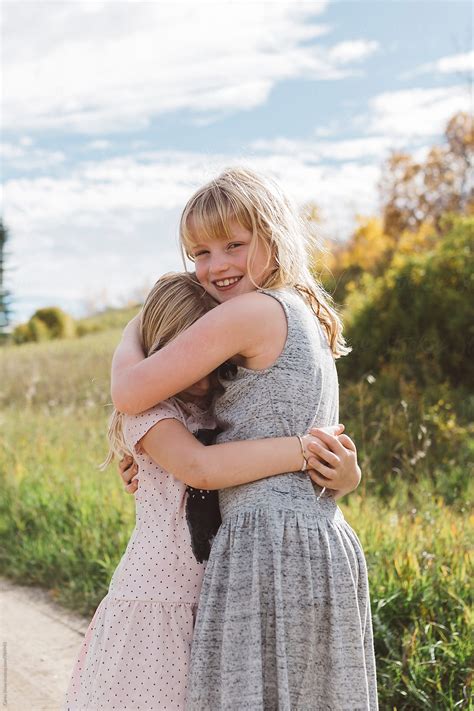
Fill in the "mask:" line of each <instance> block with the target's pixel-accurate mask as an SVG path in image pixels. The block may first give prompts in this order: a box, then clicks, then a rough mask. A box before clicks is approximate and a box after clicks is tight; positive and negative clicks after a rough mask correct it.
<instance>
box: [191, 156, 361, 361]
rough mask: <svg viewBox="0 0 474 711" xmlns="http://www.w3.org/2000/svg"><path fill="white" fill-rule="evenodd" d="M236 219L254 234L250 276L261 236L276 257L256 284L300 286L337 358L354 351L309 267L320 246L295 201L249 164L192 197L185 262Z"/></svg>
mask: <svg viewBox="0 0 474 711" xmlns="http://www.w3.org/2000/svg"><path fill="white" fill-rule="evenodd" d="M232 221H236V222H237V223H238V224H239V225H241V226H242V227H244V228H245V229H246V230H249V232H251V233H252V236H253V239H252V243H251V245H250V250H249V259H248V266H249V276H250V279H251V280H252V276H251V267H252V260H253V257H254V255H255V252H256V248H257V241H258V240H261V242H262V244H263V245H264V246H265V248H266V250H267V256H268V264H270V262H271V260H272V259H273V260H274V264H275V268H274V269H272V270H271V271H270V273H269V274H268V276H267V278H266V280H265V281H264V283H262V284H260V285H257V284H256V283H254V286H255V287H256V288H258V287H260V288H264V289H265V288H266V289H278V288H281V287H290V288H293V289H296V290H297V291H299V292H300V294H301V296H302V297H303V298H304V299H305V300H306V302H307V303H308V305H309V306H310V307H311V309H312V310H313V312H314V313H315V315H316V316H317V318H318V319H319V321H320V322H321V324H322V326H323V327H324V329H325V331H326V335H327V338H328V342H329V344H330V346H331V350H332V352H333V354H334V357H335V358H340V357H341V356H344V355H347V353H350V351H351V348H350V347H349V346H348V345H347V344H346V341H345V338H344V336H343V333H342V331H343V324H342V319H341V316H340V314H339V311H338V307H337V306H336V304H335V303H334V300H333V299H332V297H331V295H330V294H329V293H328V292H327V291H326V290H325V288H324V286H323V284H322V283H321V281H320V279H319V278H318V276H317V275H315V274H313V273H312V272H311V269H310V261H311V258H312V257H313V255H314V254H315V253H317V251H318V250H319V249H321V248H322V245H321V244H320V243H319V240H318V239H317V238H315V237H314V235H312V234H311V233H310V231H309V229H308V225H307V224H306V223H305V221H304V220H303V219H302V217H301V215H300V214H299V211H298V208H297V206H296V205H295V204H294V203H293V201H292V200H291V199H290V198H289V197H288V196H287V195H285V194H284V193H283V191H282V190H281V188H280V186H279V185H278V184H277V183H276V182H275V181H273V180H272V179H270V178H268V177H265V176H263V175H260V174H258V173H256V172H254V171H253V170H250V169H249V168H244V167H234V168H228V169H226V170H224V171H223V172H222V173H221V174H220V175H219V176H217V178H215V180H212V181H211V182H210V183H208V184H207V185H204V186H203V187H202V188H200V190H198V191H197V192H196V193H195V194H194V195H193V196H192V197H191V199H190V200H189V202H188V203H187V205H186V206H185V208H184V211H183V214H182V217H181V222H180V230H179V231H180V242H181V251H182V255H183V262H184V265H185V267H186V259H185V257H186V256H187V257H188V258H189V259H191V260H192V259H193V257H192V250H193V249H194V248H195V247H196V245H197V244H199V243H200V242H201V241H203V242H208V241H214V240H221V239H229V238H230V237H231V235H230V233H229V227H230V226H231V224H232ZM252 281H253V280H252Z"/></svg>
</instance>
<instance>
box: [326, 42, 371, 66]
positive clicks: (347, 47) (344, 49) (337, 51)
mask: <svg viewBox="0 0 474 711" xmlns="http://www.w3.org/2000/svg"><path fill="white" fill-rule="evenodd" d="M378 49H379V43H378V42H376V41H375V40H350V41H347V42H340V43H339V44H336V45H335V46H334V47H331V49H330V50H329V53H328V55H329V59H330V60H331V61H333V62H335V63H336V64H349V63H350V62H360V61H361V60H363V59H365V58H366V57H369V56H370V55H371V54H374V52H376V51H377V50H378Z"/></svg>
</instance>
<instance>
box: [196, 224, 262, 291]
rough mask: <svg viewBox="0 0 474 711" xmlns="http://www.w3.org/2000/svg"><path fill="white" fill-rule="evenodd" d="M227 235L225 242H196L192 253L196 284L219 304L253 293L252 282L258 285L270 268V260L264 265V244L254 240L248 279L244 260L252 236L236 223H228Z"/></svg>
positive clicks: (223, 240)
mask: <svg viewBox="0 0 474 711" xmlns="http://www.w3.org/2000/svg"><path fill="white" fill-rule="evenodd" d="M229 232H230V235H231V236H230V238H229V239H228V238H227V237H226V238H225V239H221V240H211V241H209V242H198V243H197V244H195V245H194V247H193V250H192V256H193V258H194V261H195V268H196V276H197V278H198V280H199V282H200V283H201V284H202V286H203V287H204V289H205V290H206V291H207V293H208V294H210V296H212V297H213V298H214V299H215V300H216V301H218V302H219V303H222V302H224V301H228V300H229V299H232V298H233V297H234V296H239V294H247V293H249V292H250V291H255V289H256V287H255V284H253V283H252V279H253V281H254V282H255V283H256V284H258V285H260V284H262V283H263V281H264V279H265V277H266V276H267V275H268V274H269V272H270V271H271V270H272V269H273V268H274V263H273V260H272V261H271V262H270V264H268V253H267V250H266V248H265V245H264V244H263V242H262V240H258V242H257V248H256V250H255V252H254V254H253V257H252V261H251V265H250V268H251V277H252V279H251V278H250V275H249V268H248V266H247V261H248V255H249V250H250V245H251V242H252V233H251V232H250V231H249V230H246V229H245V228H244V227H241V226H240V225H239V224H238V223H237V222H232V223H231V225H230V229H229Z"/></svg>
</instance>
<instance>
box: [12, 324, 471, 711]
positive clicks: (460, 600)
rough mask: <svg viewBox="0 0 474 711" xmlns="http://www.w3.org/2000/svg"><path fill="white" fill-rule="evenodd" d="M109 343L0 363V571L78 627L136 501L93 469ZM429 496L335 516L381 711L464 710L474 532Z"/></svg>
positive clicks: (101, 445) (110, 476)
mask: <svg viewBox="0 0 474 711" xmlns="http://www.w3.org/2000/svg"><path fill="white" fill-rule="evenodd" d="M119 333H120V332H119V331H118V330H110V331H106V332H104V333H97V334H91V335H87V336H84V337H83V338H81V339H78V340H72V341H56V342H50V343H44V344H39V345H34V344H32V345H25V346H21V347H4V348H1V349H0V374H1V385H0V404H1V414H0V477H1V501H0V511H1V519H0V531H1V543H2V553H1V558H0V564H1V571H2V573H3V574H5V575H7V576H9V577H11V578H12V579H14V580H18V581H21V582H23V583H31V584H40V585H42V586H44V587H45V588H47V589H49V590H51V591H52V595H53V596H54V597H55V598H56V599H57V600H59V601H60V602H62V603H63V604H65V605H68V606H70V607H72V608H75V609H77V610H79V611H81V612H83V613H86V614H91V613H92V612H93V610H94V607H95V606H96V605H97V603H98V602H99V600H100V599H101V597H102V596H103V595H104V594H105V592H106V589H107V585H108V582H109V579H110V576H111V574H112V572H113V570H114V568H115V566H116V564H117V562H118V560H119V559H120V556H121V554H122V552H123V550H124V548H125V545H126V542H127V540H128V536H129V534H130V531H131V529H132V526H133V499H132V497H129V496H127V495H126V494H124V492H123V490H122V487H121V482H120V480H119V477H118V475H117V474H116V472H115V470H114V468H113V467H112V468H110V469H109V470H108V471H106V472H100V471H99V470H98V468H97V465H98V463H99V462H100V461H102V460H103V458H104V456H105V454H106V440H105V431H106V420H107V416H108V413H109V411H110V405H109V394H108V382H109V381H108V373H109V366H110V357H111V353H112V349H113V347H114V345H115V343H116V342H117V340H118V337H119ZM342 421H343V422H345V424H346V427H347V431H348V432H349V433H350V432H351V426H350V422H347V421H345V420H344V419H342ZM361 465H362V469H363V459H362V458H361ZM427 487H428V484H426V485H423V486H422V485H420V486H419V489H418V493H417V491H412V492H411V495H410V497H407V496H406V491H404V490H403V489H402V488H400V491H399V492H398V493H397V495H394V496H393V497H392V498H391V499H389V500H383V501H382V500H381V499H379V498H377V497H375V496H374V495H373V494H371V491H370V487H369V488H368V489H367V491H366V495H365V496H364V497H362V496H361V495H360V494H358V493H355V494H353V495H351V496H350V497H348V498H347V500H345V501H344V503H343V504H342V508H343V511H344V514H345V516H346V518H347V519H348V521H349V523H351V525H353V527H354V528H355V530H356V531H357V533H358V535H359V537H360V539H361V541H362V544H363V546H364V549H365V551H366V555H367V560H368V564H369V576H370V583H371V594H372V610H373V623H374V631H375V641H376V655H377V665H378V678H379V692H380V707H381V709H387V710H388V709H390V710H393V709H397V711H400V710H401V709H404V710H405V709H406V710H412V709H440V710H441V709H469V708H472V706H471V701H470V688H471V686H470V685H471V674H472V672H471V670H470V663H471V662H472V656H473V644H472V618H471V614H472V612H471V610H472V607H471V605H472V597H471V592H470V579H472V560H471V559H470V556H471V553H470V551H471V550H472V524H473V518H472V515H470V511H469V510H468V507H467V504H466V503H463V501H460V500H458V501H457V502H456V504H455V505H449V506H448V505H447V504H446V503H445V500H444V499H443V498H441V497H439V496H435V495H432V494H430V493H429V489H428V488H427ZM466 501H467V499H466ZM408 502H409V503H408Z"/></svg>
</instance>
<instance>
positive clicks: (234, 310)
mask: <svg viewBox="0 0 474 711" xmlns="http://www.w3.org/2000/svg"><path fill="white" fill-rule="evenodd" d="M278 301H279V299H278V298H274V297H273V295H270V291H267V292H264V291H252V292H250V293H248V294H241V295H239V296H235V297H234V298H233V299H229V301H225V302H224V303H223V304H219V306H217V307H216V308H215V309H213V311H212V312H211V313H213V312H214V313H216V315H218V316H219V317H220V318H229V317H232V318H236V319H240V318H242V319H244V320H247V321H251V322H257V323H258V322H260V321H262V320H264V319H267V318H268V317H269V316H274V315H275V314H276V313H278V312H281V310H282V309H281V306H279V304H278Z"/></svg>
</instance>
